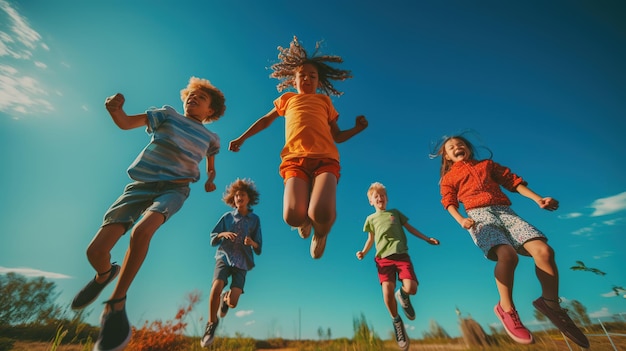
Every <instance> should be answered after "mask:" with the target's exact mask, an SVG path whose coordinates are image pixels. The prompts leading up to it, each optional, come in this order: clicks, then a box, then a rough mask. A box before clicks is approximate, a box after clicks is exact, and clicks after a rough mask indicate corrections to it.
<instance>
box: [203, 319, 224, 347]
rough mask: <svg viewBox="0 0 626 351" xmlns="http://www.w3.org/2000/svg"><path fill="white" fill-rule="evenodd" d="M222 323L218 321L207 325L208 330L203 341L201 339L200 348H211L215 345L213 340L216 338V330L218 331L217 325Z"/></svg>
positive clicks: (205, 331)
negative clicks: (210, 346)
mask: <svg viewBox="0 0 626 351" xmlns="http://www.w3.org/2000/svg"><path fill="white" fill-rule="evenodd" d="M219 323H220V320H219V319H218V320H216V321H215V323H211V322H208V323H207V324H206V329H205V330H204V335H203V336H202V339H200V346H202V347H209V345H211V344H212V343H213V339H214V338H215V330H216V329H217V325H218V324H219Z"/></svg>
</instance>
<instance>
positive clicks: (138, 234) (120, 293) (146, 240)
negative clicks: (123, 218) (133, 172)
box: [106, 211, 165, 310]
mask: <svg viewBox="0 0 626 351" xmlns="http://www.w3.org/2000/svg"><path fill="white" fill-rule="evenodd" d="M163 222H165V217H164V216H163V215H162V214H161V213H158V212H151V211H149V212H147V213H146V214H145V215H144V217H143V218H142V219H141V220H140V221H139V222H137V224H136V225H135V226H134V227H133V229H132V232H131V236H130V245H129V247H128V249H127V250H126V255H125V256H124V263H123V264H122V268H121V270H120V275H119V279H118V281H117V285H116V286H115V290H113V294H112V295H111V298H110V299H111V300H113V299H120V298H123V297H124V296H126V292H127V291H128V288H129V287H130V284H131V283H132V281H133V279H135V276H136V275H137V272H139V268H140V267H141V265H142V264H143V261H144V260H145V258H146V255H147V254H148V247H149V246H150V240H152V236H153V235H154V233H155V232H156V230H157V229H159V227H160V226H161V225H162V224H163ZM125 303H126V302H125V301H120V302H118V303H116V304H114V309H115V310H118V309H121V308H122V307H123V306H124V305H125ZM106 306H107V308H108V307H109V305H108V304H107V305H106Z"/></svg>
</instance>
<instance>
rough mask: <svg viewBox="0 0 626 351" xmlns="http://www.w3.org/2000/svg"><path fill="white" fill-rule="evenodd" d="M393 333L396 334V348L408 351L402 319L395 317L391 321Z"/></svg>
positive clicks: (407, 340) (407, 341) (407, 339)
mask: <svg viewBox="0 0 626 351" xmlns="http://www.w3.org/2000/svg"><path fill="white" fill-rule="evenodd" d="M393 331H394V332H395V334H396V342H397V343H398V347H399V348H400V349H401V350H402V351H406V350H408V349H409V338H407V336H406V330H405V329H404V322H402V318H400V316H398V317H396V318H395V319H394V320H393Z"/></svg>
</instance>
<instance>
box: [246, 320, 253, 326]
mask: <svg viewBox="0 0 626 351" xmlns="http://www.w3.org/2000/svg"><path fill="white" fill-rule="evenodd" d="M253 324H256V321H249V322H246V323H244V325H245V326H250V325H253Z"/></svg>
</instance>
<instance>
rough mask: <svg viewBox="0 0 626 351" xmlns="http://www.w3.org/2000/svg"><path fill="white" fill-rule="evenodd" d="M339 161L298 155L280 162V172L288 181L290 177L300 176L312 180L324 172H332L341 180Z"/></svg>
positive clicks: (308, 180)
mask: <svg viewBox="0 0 626 351" xmlns="http://www.w3.org/2000/svg"><path fill="white" fill-rule="evenodd" d="M340 170H341V167H340V166H339V161H337V160H334V159H332V158H306V157H298V158H292V159H289V160H284V161H282V162H281V163H280V167H279V169H278V173H280V176H281V177H282V178H283V179H284V181H287V179H289V178H293V177H298V178H300V179H304V180H306V181H307V182H310V181H311V179H312V178H315V177H317V176H318V175H320V174H322V173H332V174H334V175H335V177H337V182H339V171H340Z"/></svg>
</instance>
